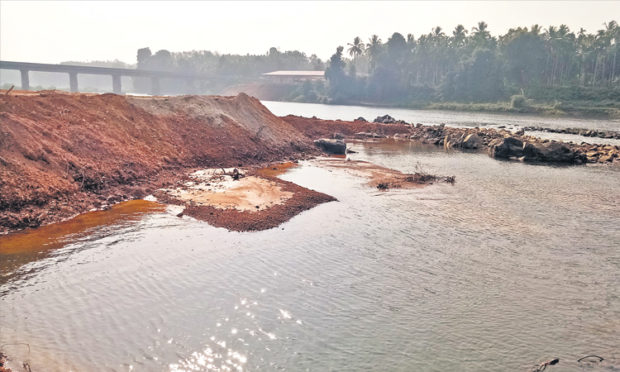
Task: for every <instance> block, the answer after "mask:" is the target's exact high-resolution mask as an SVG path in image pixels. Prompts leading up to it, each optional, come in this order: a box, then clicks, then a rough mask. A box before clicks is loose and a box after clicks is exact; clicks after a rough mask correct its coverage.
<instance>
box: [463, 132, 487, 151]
mask: <svg viewBox="0 0 620 372" xmlns="http://www.w3.org/2000/svg"><path fill="white" fill-rule="evenodd" d="M482 145H483V143H482V138H480V137H479V136H478V135H477V134H476V133H472V134H470V135H468V136H467V137H465V139H464V140H463V142H462V143H461V147H462V148H464V149H479V148H481V147H482Z"/></svg>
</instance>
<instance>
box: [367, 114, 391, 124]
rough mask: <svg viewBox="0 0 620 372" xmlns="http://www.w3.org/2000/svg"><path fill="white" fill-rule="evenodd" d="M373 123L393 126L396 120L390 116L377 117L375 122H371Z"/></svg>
mask: <svg viewBox="0 0 620 372" xmlns="http://www.w3.org/2000/svg"><path fill="white" fill-rule="evenodd" d="M373 123H381V124H394V123H396V119H394V118H393V117H391V116H390V115H383V116H377V117H376V118H375V120H373Z"/></svg>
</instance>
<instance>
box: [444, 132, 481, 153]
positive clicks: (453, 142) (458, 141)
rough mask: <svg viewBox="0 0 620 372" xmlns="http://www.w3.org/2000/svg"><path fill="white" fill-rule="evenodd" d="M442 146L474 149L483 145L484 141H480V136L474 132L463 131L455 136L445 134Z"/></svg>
mask: <svg viewBox="0 0 620 372" xmlns="http://www.w3.org/2000/svg"><path fill="white" fill-rule="evenodd" d="M443 146H444V148H446V149H451V148H461V149H467V150H475V149H479V148H482V146H484V143H483V141H482V138H480V137H479V136H478V135H477V134H476V133H470V134H467V133H463V134H461V135H459V136H456V137H453V136H451V135H447V136H446V137H445V138H444V142H443Z"/></svg>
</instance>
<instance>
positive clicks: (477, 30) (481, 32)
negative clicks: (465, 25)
mask: <svg viewBox="0 0 620 372" xmlns="http://www.w3.org/2000/svg"><path fill="white" fill-rule="evenodd" d="M488 27H489V25H488V24H487V23H486V22H484V21H480V22H478V25H477V26H474V27H472V29H471V30H472V31H473V32H472V35H473V36H474V37H475V38H477V39H483V40H486V39H488V38H489V37H491V34H490V33H489V31H488V30H487V28H488Z"/></svg>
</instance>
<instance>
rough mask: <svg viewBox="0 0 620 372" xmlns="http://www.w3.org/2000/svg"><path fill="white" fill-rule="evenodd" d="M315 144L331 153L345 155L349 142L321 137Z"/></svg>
mask: <svg viewBox="0 0 620 372" xmlns="http://www.w3.org/2000/svg"><path fill="white" fill-rule="evenodd" d="M314 144H315V145H316V146H318V147H319V148H321V150H323V151H325V152H327V153H329V154H338V155H344V154H345V153H346V151H347V144H346V143H344V141H343V140H340V139H329V138H321V139H318V140H316V141H314Z"/></svg>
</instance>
